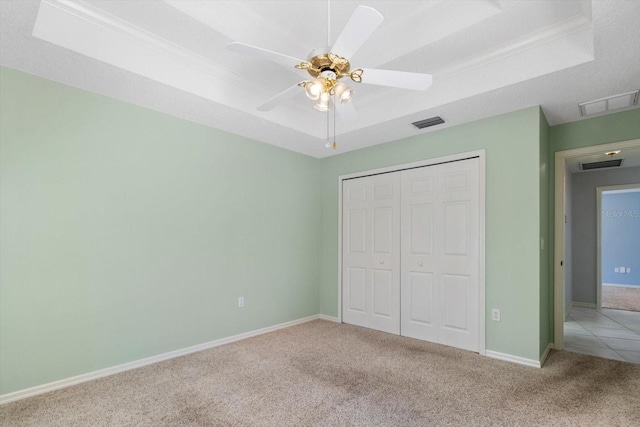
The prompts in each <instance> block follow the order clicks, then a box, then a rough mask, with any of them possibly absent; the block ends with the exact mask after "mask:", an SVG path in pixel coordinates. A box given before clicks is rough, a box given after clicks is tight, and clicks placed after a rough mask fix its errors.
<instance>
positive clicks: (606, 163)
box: [580, 159, 622, 171]
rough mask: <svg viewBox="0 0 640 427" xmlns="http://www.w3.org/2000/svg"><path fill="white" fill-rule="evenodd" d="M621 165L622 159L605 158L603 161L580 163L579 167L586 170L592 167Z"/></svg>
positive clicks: (600, 167)
mask: <svg viewBox="0 0 640 427" xmlns="http://www.w3.org/2000/svg"><path fill="white" fill-rule="evenodd" d="M621 165H622V159H616V160H605V161H603V162H593V163H580V169H582V170H583V171H588V170H592V169H602V168H614V167H616V166H621Z"/></svg>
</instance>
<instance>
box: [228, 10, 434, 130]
mask: <svg viewBox="0 0 640 427" xmlns="http://www.w3.org/2000/svg"><path fill="white" fill-rule="evenodd" d="M383 19H384V18H383V17H382V15H381V14H380V13H379V12H378V11H377V10H375V9H373V8H371V7H367V6H358V7H357V8H356V9H355V11H354V12H353V14H352V15H351V18H350V19H349V21H348V22H347V24H346V26H345V27H344V29H343V30H342V33H341V34H340V36H338V38H337V40H336V42H335V43H334V44H333V46H332V47H324V48H318V49H314V50H313V51H311V53H310V54H309V57H308V58H307V60H306V61H303V60H301V59H298V58H294V57H291V56H288V55H285V54H282V53H278V52H273V51H270V50H267V49H262V48H259V47H256V46H251V45H248V44H245V43H241V42H232V43H229V44H228V45H227V48H228V49H229V50H230V51H233V52H238V53H243V54H247V55H252V56H256V57H260V58H264V59H268V60H270V61H273V62H275V63H277V64H280V65H283V66H285V67H295V68H297V69H299V70H306V71H307V73H308V74H309V75H310V76H311V77H312V79H311V80H305V81H302V82H300V83H297V84H295V85H293V86H291V87H289V88H288V89H285V90H284V91H282V92H280V93H278V94H277V95H275V96H274V97H272V98H271V99H269V100H267V101H266V102H265V103H263V104H262V105H260V106H258V107H257V109H258V110H259V111H269V110H272V109H273V108H275V107H277V106H278V105H280V104H281V103H283V102H285V101H287V100H288V99H290V98H292V97H293V96H295V95H296V94H298V93H299V92H300V90H301V88H303V89H304V92H305V93H306V95H307V96H308V97H309V98H310V99H312V100H314V101H315V105H314V107H315V109H316V110H319V111H328V110H329V109H330V105H331V103H333V104H334V106H335V107H337V108H336V109H335V110H337V112H338V115H339V116H340V117H341V119H342V120H343V121H347V122H351V121H354V120H355V119H356V117H357V115H356V112H355V110H354V109H353V105H352V104H351V103H350V102H349V101H350V100H351V98H352V96H353V89H351V88H350V87H349V86H347V85H346V84H344V83H343V82H341V81H340V80H341V79H342V78H344V77H349V78H350V79H351V80H352V81H353V82H355V83H365V84H373V85H380V86H389V87H395V88H402V89H413V90H426V89H428V88H429V87H430V86H431V83H432V80H433V79H432V76H431V75H430V74H419V73H408V72H403V71H391V70H379V69H375V68H356V69H353V70H352V69H351V64H350V63H349V60H348V58H350V57H351V56H353V55H354V54H355V53H356V52H357V51H358V49H360V47H361V46H362V45H363V44H364V42H365V41H366V40H367V39H368V38H369V37H370V36H371V34H373V32H374V31H375V30H376V28H378V26H379V25H380V24H381V23H382V21H383ZM332 98H335V99H332ZM337 101H339V102H337Z"/></svg>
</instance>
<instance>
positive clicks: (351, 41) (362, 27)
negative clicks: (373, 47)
mask: <svg viewBox="0 0 640 427" xmlns="http://www.w3.org/2000/svg"><path fill="white" fill-rule="evenodd" d="M383 20H384V18H383V16H382V15H381V14H380V12H378V11H377V10H375V9H374V8H372V7H367V6H358V7H357V8H356V10H354V11H353V15H351V18H349V21H348V22H347V25H345V27H344V29H343V30H342V33H340V35H339V36H338V39H337V40H336V42H335V43H334V45H333V47H332V48H331V52H333V53H335V54H336V55H340V56H342V57H343V58H351V57H352V56H353V55H354V54H355V53H356V52H357V51H358V49H360V46H362V44H363V43H364V42H365V41H366V40H367V39H368V38H369V37H370V36H371V34H373V32H374V31H375V30H376V28H378V26H379V25H380V24H381V23H382V21H383Z"/></svg>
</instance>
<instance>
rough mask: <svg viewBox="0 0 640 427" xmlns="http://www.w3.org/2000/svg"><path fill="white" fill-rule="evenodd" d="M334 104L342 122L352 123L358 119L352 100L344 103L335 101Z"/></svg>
mask: <svg viewBox="0 0 640 427" xmlns="http://www.w3.org/2000/svg"><path fill="white" fill-rule="evenodd" d="M334 105H335V108H336V112H337V113H338V116H340V119H341V120H342V121H343V122H344V123H353V122H356V121H357V120H358V112H357V111H356V109H355V107H354V105H353V101H350V102H347V103H345V104H341V103H340V102H335V103H334Z"/></svg>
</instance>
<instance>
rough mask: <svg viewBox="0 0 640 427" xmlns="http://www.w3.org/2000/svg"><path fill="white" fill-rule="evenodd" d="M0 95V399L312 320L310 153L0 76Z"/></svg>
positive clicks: (313, 167) (316, 206)
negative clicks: (240, 302)
mask: <svg viewBox="0 0 640 427" xmlns="http://www.w3.org/2000/svg"><path fill="white" fill-rule="evenodd" d="M0 94H1V96H0V111H1V114H0V170H1V176H0V184H1V188H0V192H1V193H0V194H1V197H2V200H1V203H0V209H1V210H0V241H1V247H0V257H1V258H0V264H1V266H2V268H1V269H0V271H1V273H0V274H1V275H0V380H1V381H0V394H5V393H9V392H12V391H16V390H20V389H24V388H28V387H32V386H36V385H40V384H43V383H48V382H51V381H55V380H59V379H63V378H67V377H71V376H74V375H78V374H82V373H86V372H91V371H95V370H98V369H101V368H106V367H110V366H114V365H118V364H121V363H125V362H130V361H133V360H137V359H141V358H144V357H148V356H153V355H157V354H160V353H163V352H167V351H171V350H176V349H180V348H184V347H187V346H191V345H195V344H200V343H204V342H208V341H211V340H215V339H218V338H222V337H227V336H231V335H234V334H238V333H242V332H245V331H251V330H255V329H259V328H263V327H266V326H269V325H274V324H278V323H282V322H285V321H289V320H294V319H299V318H302V317H305V316H309V315H314V314H317V313H318V287H317V286H318V267H319V266H318V262H317V261H318V256H319V247H318V245H317V242H318V239H319V236H318V232H319V229H318V224H319V221H320V197H319V193H318V192H316V191H313V189H314V188H316V186H317V182H318V178H319V175H318V171H319V169H318V167H319V162H318V160H317V159H314V158H310V157H307V156H303V155H299V154H296V153H293V152H291V151H287V150H283V149H279V148H276V147H273V146H270V145H268V144H263V143H259V142H255V141H251V140H248V139H246V138H243V137H240V136H237V135H232V134H228V133H225V132H222V131H218V130H214V129H211V128H208V127H205V126H201V125H197V124H194V123H190V122H187V121H184V120H180V119H177V118H173V117H170V116H167V115H164V114H160V113H157V112H154V111H150V110H147V109H144V108H139V107H136V106H133V105H130V104H126V103H124V102H120V101H116V100H113V99H109V98H106V97H102V96H99V95H95V94H91V93H88V92H85V91H81V90H78V89H74V88H71V87H68V86H64V85H61V84H57V83H54V82H51V81H48V80H45V79H41V78H37V77H34V76H31V75H28V74H24V73H21V72H18V71H14V70H10V69H6V68H1V69H0ZM239 296H244V297H245V298H246V306H245V308H243V309H239V308H237V298H238V297H239Z"/></svg>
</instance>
